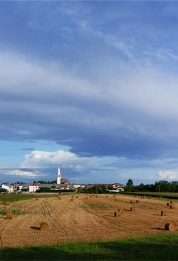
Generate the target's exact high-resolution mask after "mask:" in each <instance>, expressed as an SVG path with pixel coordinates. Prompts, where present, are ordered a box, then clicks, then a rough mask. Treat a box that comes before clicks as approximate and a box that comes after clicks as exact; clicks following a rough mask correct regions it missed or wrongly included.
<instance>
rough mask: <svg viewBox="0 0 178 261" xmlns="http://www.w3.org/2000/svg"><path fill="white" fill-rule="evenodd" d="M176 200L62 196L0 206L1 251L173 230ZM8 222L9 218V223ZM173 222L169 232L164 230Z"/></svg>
mask: <svg viewBox="0 0 178 261" xmlns="http://www.w3.org/2000/svg"><path fill="white" fill-rule="evenodd" d="M177 216H178V208H177V202H176V200H174V202H173V203H172V204H171V203H170V201H169V200H165V199H162V198H149V197H143V198H141V197H138V196H137V197H132V196H126V195H117V196H113V195H86V194H80V195H76V194H75V195H73V196H71V195H63V196H61V197H59V196H58V197H57V196H55V197H49V198H48V197H45V198H37V199H29V200H23V201H18V202H13V203H9V204H8V203H6V204H5V205H4V204H1V205H0V236H1V237H0V243H1V246H2V247H6V246H8V247H17V246H37V245H44V244H51V245H53V244H58V243H61V242H74V241H82V242H92V241H98V240H102V241H110V240H115V239H120V238H128V237H135V236H146V235H153V234H160V233H162V234H163V233H174V232H177V231H178V230H177ZM11 218H12V219H11ZM168 223H169V224H171V226H170V228H172V231H169V230H165V224H168Z"/></svg>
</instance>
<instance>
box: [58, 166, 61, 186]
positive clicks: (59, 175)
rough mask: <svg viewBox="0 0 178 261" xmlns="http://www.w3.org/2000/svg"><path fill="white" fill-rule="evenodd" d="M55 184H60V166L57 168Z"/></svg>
mask: <svg viewBox="0 0 178 261" xmlns="http://www.w3.org/2000/svg"><path fill="white" fill-rule="evenodd" d="M57 184H61V171H60V168H59V167H58V168H57Z"/></svg>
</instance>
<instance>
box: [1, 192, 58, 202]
mask: <svg viewBox="0 0 178 261" xmlns="http://www.w3.org/2000/svg"><path fill="white" fill-rule="evenodd" d="M57 195H58V194H57ZM45 197H56V194H52V195H51V194H45V193H44V194H23V193H22V194H0V201H3V203H4V204H5V203H6V202H16V201H21V200H29V199H33V198H45Z"/></svg>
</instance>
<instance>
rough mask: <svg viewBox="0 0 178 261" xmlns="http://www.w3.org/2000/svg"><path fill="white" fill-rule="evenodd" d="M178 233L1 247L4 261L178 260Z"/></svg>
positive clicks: (0, 257) (0, 256)
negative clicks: (47, 244) (104, 240)
mask: <svg viewBox="0 0 178 261" xmlns="http://www.w3.org/2000/svg"><path fill="white" fill-rule="evenodd" d="M177 257H178V234H168V235H159V236H152V237H143V238H130V239H124V240H117V241H111V242H95V243H63V244H59V245H55V246H39V247H29V248H27V247H23V248H0V260H1V261H5V260H12V261H13V260H15V261H16V260H34V261H36V260H38V261H40V260H41V261H44V260H53V261H58V260H69V261H70V260H103V261H107V260H143V261H144V260H154V261H158V260H159V261H160V260H177Z"/></svg>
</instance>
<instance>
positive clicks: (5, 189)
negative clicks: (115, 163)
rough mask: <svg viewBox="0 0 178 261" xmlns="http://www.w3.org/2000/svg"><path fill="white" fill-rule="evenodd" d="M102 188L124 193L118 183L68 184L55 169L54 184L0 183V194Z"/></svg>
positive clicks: (122, 186) (121, 185)
mask: <svg viewBox="0 0 178 261" xmlns="http://www.w3.org/2000/svg"><path fill="white" fill-rule="evenodd" d="M94 187H95V188H98V189H99V188H100V187H102V188H103V187H104V188H105V189H106V190H107V191H109V192H117V193H119V192H121V191H124V185H123V184H120V183H114V184H70V182H69V181H68V180H67V179H64V178H62V176H61V171H60V168H59V167H58V168H57V173H56V182H50V183H47V182H34V183H32V184H31V183H23V182H17V183H1V184H0V189H1V193H21V192H25V193H37V192H62V191H75V192H78V191H80V190H81V189H90V188H91V189H92V188H94ZM96 192H97V191H96Z"/></svg>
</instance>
